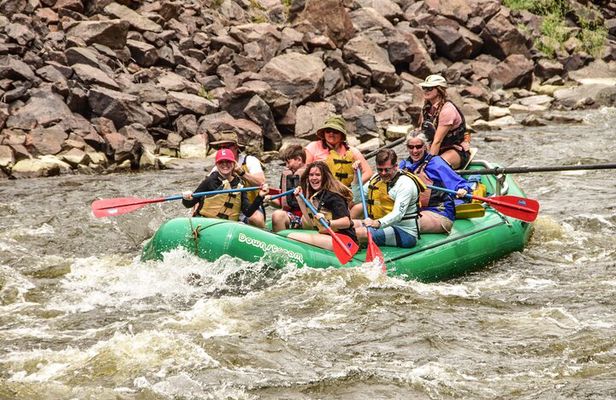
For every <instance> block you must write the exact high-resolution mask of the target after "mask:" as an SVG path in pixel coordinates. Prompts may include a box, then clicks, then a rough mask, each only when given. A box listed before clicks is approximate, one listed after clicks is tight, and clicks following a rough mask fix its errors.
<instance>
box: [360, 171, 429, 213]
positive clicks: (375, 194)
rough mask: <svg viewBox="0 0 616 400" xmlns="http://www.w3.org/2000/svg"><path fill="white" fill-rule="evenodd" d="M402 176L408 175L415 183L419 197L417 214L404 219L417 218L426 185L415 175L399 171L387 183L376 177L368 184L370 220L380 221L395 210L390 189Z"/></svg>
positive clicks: (367, 201)
mask: <svg viewBox="0 0 616 400" xmlns="http://www.w3.org/2000/svg"><path fill="white" fill-rule="evenodd" d="M401 175H406V176H408V177H409V178H411V179H412V180H413V182H415V185H416V186H417V191H418V192H419V196H417V204H416V210H417V211H416V212H415V213H413V214H412V215H405V216H404V217H403V219H409V218H417V216H418V213H419V198H420V197H421V193H422V192H423V191H425V190H426V185H425V184H424V183H423V182H422V181H421V180H420V179H419V178H418V177H417V176H415V175H414V174H412V173H410V172H408V171H404V170H402V171H398V174H396V176H395V177H394V179H392V180H391V181H389V182H385V181H383V180H382V179H381V176H380V175H375V176H374V177H372V178H371V179H370V182H369V183H368V199H366V203H367V205H368V216H369V217H370V219H375V220H376V219H379V218H382V217H384V216H385V215H387V214H389V213H390V212H391V211H392V210H393V209H394V203H395V201H394V199H392V198H391V196H389V189H391V188H392V187H393V186H394V185H395V184H396V181H397V180H398V178H400V176H401Z"/></svg>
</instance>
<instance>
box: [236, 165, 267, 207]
mask: <svg viewBox="0 0 616 400" xmlns="http://www.w3.org/2000/svg"><path fill="white" fill-rule="evenodd" d="M253 157H254V156H253ZM247 158H248V155H244V159H243V160H242V165H241V168H242V170H243V171H244V172H246V173H248V172H249V171H248V165H246V159H247ZM257 161H259V164H261V169H262V170H264V171H265V165H263V163H262V162H261V160H259V159H257ZM240 179H241V180H242V185H243V186H245V187H248V186H250V183H249V182H248V181H247V180H246V179H244V177H240ZM258 195H259V191H258V190H252V191H250V192H247V193H246V196H247V197H248V203H249V204H252V203H253V202H254V201H255V199H256V198H257V196H258Z"/></svg>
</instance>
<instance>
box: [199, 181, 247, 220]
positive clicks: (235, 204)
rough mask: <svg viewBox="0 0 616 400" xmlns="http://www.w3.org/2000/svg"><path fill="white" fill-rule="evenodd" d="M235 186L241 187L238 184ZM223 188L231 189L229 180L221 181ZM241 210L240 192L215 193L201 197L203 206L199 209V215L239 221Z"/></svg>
mask: <svg viewBox="0 0 616 400" xmlns="http://www.w3.org/2000/svg"><path fill="white" fill-rule="evenodd" d="M237 187H242V185H241V184H240V185H238V186H237ZM223 189H231V184H230V183H229V181H227V180H224V181H223ZM241 212H242V194H241V193H223V194H215V195H213V196H210V197H206V198H204V199H203V206H202V207H201V208H200V209H199V215H201V216H203V217H207V218H220V219H226V220H229V221H239V220H240V213H241Z"/></svg>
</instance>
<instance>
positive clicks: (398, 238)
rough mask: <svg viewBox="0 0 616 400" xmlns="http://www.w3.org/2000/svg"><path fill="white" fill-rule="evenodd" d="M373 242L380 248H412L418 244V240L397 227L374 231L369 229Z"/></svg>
mask: <svg viewBox="0 0 616 400" xmlns="http://www.w3.org/2000/svg"><path fill="white" fill-rule="evenodd" d="M368 229H370V233H372V240H374V243H376V244H377V245H379V246H391V247H404V248H407V249H408V248H410V247H413V246H415V245H416V244H417V238H416V237H415V236H413V235H409V234H408V233H407V232H405V231H403V230H402V229H400V228H396V227H395V226H388V227H386V228H379V229H374V228H372V227H369V228H368Z"/></svg>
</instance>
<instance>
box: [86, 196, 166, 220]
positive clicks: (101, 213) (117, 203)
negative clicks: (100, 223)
mask: <svg viewBox="0 0 616 400" xmlns="http://www.w3.org/2000/svg"><path fill="white" fill-rule="evenodd" d="M158 201H162V200H161V199H153V200H144V199H139V198H137V197H119V198H115V199H101V200H95V201H94V202H93V203H92V214H94V216H95V217H96V218H103V217H115V216H117V215H122V214H127V213H129V212H132V211H135V210H138V209H140V208H141V207H143V206H145V205H146V204H150V203H156V202H158Z"/></svg>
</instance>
